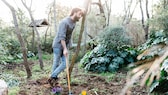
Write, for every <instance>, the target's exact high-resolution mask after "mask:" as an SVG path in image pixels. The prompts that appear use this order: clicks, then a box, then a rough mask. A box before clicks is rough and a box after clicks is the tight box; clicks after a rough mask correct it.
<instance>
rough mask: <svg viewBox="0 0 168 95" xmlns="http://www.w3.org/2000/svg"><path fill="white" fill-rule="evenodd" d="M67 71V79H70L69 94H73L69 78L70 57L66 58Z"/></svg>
mask: <svg viewBox="0 0 168 95" xmlns="http://www.w3.org/2000/svg"><path fill="white" fill-rule="evenodd" d="M66 71H67V78H68V89H69V92H71V86H70V76H69V56H67V57H66Z"/></svg>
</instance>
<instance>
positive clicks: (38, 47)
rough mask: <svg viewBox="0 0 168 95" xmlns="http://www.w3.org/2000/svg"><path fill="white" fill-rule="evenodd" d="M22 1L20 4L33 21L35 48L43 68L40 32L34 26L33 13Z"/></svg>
mask: <svg viewBox="0 0 168 95" xmlns="http://www.w3.org/2000/svg"><path fill="white" fill-rule="evenodd" d="M21 1H22V4H23V5H24V6H25V8H26V9H27V11H28V12H29V15H30V18H31V21H32V22H33V29H34V31H35V32H36V34H37V50H38V57H39V62H40V68H41V69H43V60H42V50H41V43H40V34H39V32H38V30H37V28H36V23H35V21H34V18H33V15H32V13H31V9H30V8H28V7H27V5H26V3H25V2H24V1H23V0H21Z"/></svg>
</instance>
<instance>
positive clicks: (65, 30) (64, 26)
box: [48, 8, 84, 86]
mask: <svg viewBox="0 0 168 95" xmlns="http://www.w3.org/2000/svg"><path fill="white" fill-rule="evenodd" d="M83 15H84V11H83V10H82V9H80V8H73V9H72V10H71V13H70V15H69V16H68V17H66V18H64V19H63V20H62V21H61V22H60V25H59V28H58V31H57V35H56V37H55V38H54V40H53V45H52V47H53V53H54V59H53V66H52V72H51V76H50V78H49V79H48V82H49V83H50V85H51V86H54V85H53V83H52V82H53V81H58V75H59V74H60V73H61V72H62V71H63V70H64V69H65V68H66V57H67V56H68V48H69V47H70V44H71V42H70V41H71V35H72V32H73V29H74V28H75V24H76V22H77V21H79V19H80V18H81V17H82V16H83Z"/></svg>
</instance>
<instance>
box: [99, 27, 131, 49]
mask: <svg viewBox="0 0 168 95" xmlns="http://www.w3.org/2000/svg"><path fill="white" fill-rule="evenodd" d="M98 43H99V44H101V45H104V47H105V48H107V49H114V48H116V47H120V46H122V45H130V44H131V42H130V39H129V37H128V35H127V34H126V31H125V30H124V28H122V27H116V28H112V27H107V28H105V30H104V32H103V33H102V34H100V36H99V37H98Z"/></svg>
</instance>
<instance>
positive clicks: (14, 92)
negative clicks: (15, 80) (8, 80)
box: [8, 86, 20, 95]
mask: <svg viewBox="0 0 168 95" xmlns="http://www.w3.org/2000/svg"><path fill="white" fill-rule="evenodd" d="M19 91H20V88H19V87H18V86H14V87H12V88H9V90H8V95H17V94H18V92H19Z"/></svg>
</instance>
